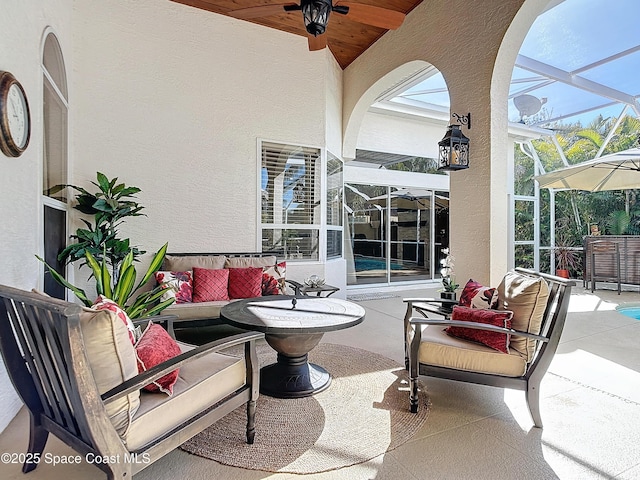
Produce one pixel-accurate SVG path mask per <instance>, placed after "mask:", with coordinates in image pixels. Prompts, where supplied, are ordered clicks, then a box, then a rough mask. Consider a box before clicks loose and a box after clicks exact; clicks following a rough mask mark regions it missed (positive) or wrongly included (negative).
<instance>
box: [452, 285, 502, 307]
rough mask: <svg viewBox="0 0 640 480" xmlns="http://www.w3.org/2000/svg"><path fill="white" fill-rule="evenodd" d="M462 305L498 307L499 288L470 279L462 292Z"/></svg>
mask: <svg viewBox="0 0 640 480" xmlns="http://www.w3.org/2000/svg"><path fill="white" fill-rule="evenodd" d="M460 305H461V306H463V307H469V308H496V306H497V305H498V289H497V288H491V287H485V286H484V285H482V284H480V283H478V282H476V281H474V280H471V279H470V280H469V281H468V282H467V284H466V285H465V286H464V289H463V290H462V293H461V294H460Z"/></svg>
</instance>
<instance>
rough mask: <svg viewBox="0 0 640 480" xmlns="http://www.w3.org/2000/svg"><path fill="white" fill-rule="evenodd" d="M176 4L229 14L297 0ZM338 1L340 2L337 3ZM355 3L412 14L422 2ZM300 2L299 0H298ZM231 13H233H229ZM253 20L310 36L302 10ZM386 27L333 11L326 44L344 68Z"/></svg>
mask: <svg viewBox="0 0 640 480" xmlns="http://www.w3.org/2000/svg"><path fill="white" fill-rule="evenodd" d="M172 1H174V2H176V3H182V4H184V5H189V6H192V7H196V8H200V9H202V10H207V11H209V12H214V13H219V14H222V15H228V14H229V12H231V11H233V10H239V9H242V8H249V7H255V6H260V5H273V4H287V3H290V4H294V3H295V2H294V1H291V2H287V1H286V0H285V1H282V0H172ZM336 3H337V4H339V2H336ZM352 3H362V4H367V5H373V6H376V7H382V8H388V9H390V10H395V11H398V12H402V13H405V14H406V13H409V12H410V11H411V10H413V9H414V8H415V7H416V6H418V5H419V4H420V3H422V0H358V1H357V2H352ZM298 4H299V2H298ZM228 16H230V15H228ZM246 21H250V22H252V23H257V24H259V25H264V26H266V27H270V28H275V29H276V30H281V31H283V32H289V33H293V34H295V35H300V36H302V37H305V38H306V37H307V32H306V30H305V28H304V22H303V20H302V13H301V12H299V11H294V12H289V13H287V12H284V11H283V12H282V13H279V14H277V15H271V16H267V17H260V18H254V19H250V20H246ZM386 32H387V30H385V29H382V28H378V27H373V26H370V25H364V24H361V23H357V22H354V21H352V20H349V16H348V15H339V14H337V13H333V14H331V15H330V16H329V22H328V24H327V32H326V34H327V45H328V46H329V48H330V49H331V53H333V56H334V57H335V58H336V60H337V61H338V64H339V65H340V67H342V68H343V69H344V68H346V67H347V66H348V65H349V64H350V63H351V62H353V61H354V60H355V59H356V58H358V56H360V55H361V54H362V53H363V52H364V51H365V50H367V48H369V47H370V46H371V45H373V43H374V42H375V41H376V40H378V39H379V38H380V37H381V36H382V35H384V34H385V33H386Z"/></svg>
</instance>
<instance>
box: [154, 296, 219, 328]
mask: <svg viewBox="0 0 640 480" xmlns="http://www.w3.org/2000/svg"><path fill="white" fill-rule="evenodd" d="M228 303H229V300H216V301H215V302H199V303H181V304H175V303H174V304H172V305H169V306H168V307H167V308H165V309H164V310H163V311H162V314H163V315H175V316H177V317H178V319H177V320H174V324H175V323H176V322H179V321H186V320H205V319H209V318H220V310H221V309H222V307H224V306H225V305H227V304H228Z"/></svg>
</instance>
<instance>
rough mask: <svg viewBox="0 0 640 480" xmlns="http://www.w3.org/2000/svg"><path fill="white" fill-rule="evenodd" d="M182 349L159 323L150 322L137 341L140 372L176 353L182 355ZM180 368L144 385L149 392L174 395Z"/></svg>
mask: <svg viewBox="0 0 640 480" xmlns="http://www.w3.org/2000/svg"><path fill="white" fill-rule="evenodd" d="M181 353H182V350H180V347H179V346H178V344H177V343H176V341H175V340H174V339H173V338H171V336H170V335H169V334H168V333H167V331H166V330H165V329H164V328H162V327H161V326H160V325H158V324H154V323H153V322H149V325H148V326H147V328H146V330H145V331H144V332H143V333H142V336H141V337H140V340H138V343H136V356H137V357H138V373H142V372H146V371H147V370H149V369H150V368H152V367H155V366H156V365H159V364H161V363H162V362H165V361H167V360H169V359H171V358H173V357H175V356H176V355H180V354H181ZM178 373H180V369H176V370H174V371H173V372H170V373H168V374H166V375H165V376H164V377H161V378H159V379H158V380H155V381H154V382H152V383H150V384H149V385H146V386H144V387H143V389H144V390H146V391H148V392H158V391H160V392H163V393H166V394H167V395H169V396H171V395H173V386H174V385H175V383H176V381H177V380H178Z"/></svg>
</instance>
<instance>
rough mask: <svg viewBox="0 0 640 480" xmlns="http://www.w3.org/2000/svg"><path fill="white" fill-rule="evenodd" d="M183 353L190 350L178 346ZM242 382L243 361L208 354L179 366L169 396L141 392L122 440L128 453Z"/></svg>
mask: <svg viewBox="0 0 640 480" xmlns="http://www.w3.org/2000/svg"><path fill="white" fill-rule="evenodd" d="M179 345H180V348H181V349H182V350H183V351H186V350H189V349H190V348H193V347H191V346H189V345H185V344H181V343H179ZM245 383H246V378H245V362H244V359H243V358H239V357H232V356H230V355H224V354H220V353H210V354H209V355H205V356H204V357H202V358H199V359H197V360H194V361H192V362H190V363H187V364H186V365H184V366H182V367H180V375H179V376H178V381H177V382H176V384H175V385H174V386H173V396H171V397H168V396H167V395H163V394H159V393H147V392H144V391H143V392H142V394H141V395H140V408H139V409H138V412H137V413H136V415H135V417H134V418H133V423H132V424H131V428H130V429H129V433H128V435H127V436H126V438H125V442H126V445H127V448H128V449H129V450H130V451H134V450H138V449H140V448H141V447H144V446H145V445H147V444H148V443H149V442H151V441H153V440H154V439H155V438H157V437H158V436H160V435H162V434H164V433H166V432H168V431H169V430H171V429H173V428H174V427H175V426H177V425H179V424H181V423H182V422H185V421H186V420H188V419H190V418H192V417H193V416H194V415H196V414H198V413H200V412H202V411H203V410H205V409H206V408H207V407H209V406H211V405H213V404H214V403H216V402H217V401H219V400H221V399H222V398H224V397H226V396H227V395H229V394H230V393H232V392H234V391H235V390H237V389H238V388H241V387H242V386H243V385H245Z"/></svg>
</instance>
